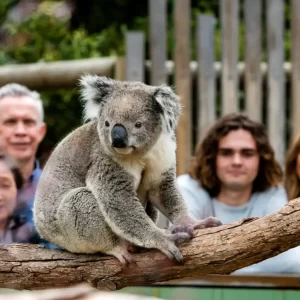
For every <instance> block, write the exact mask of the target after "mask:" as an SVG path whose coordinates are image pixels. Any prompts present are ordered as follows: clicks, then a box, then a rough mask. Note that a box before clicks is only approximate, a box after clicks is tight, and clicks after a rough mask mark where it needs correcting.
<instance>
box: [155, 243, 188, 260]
mask: <svg viewBox="0 0 300 300" xmlns="http://www.w3.org/2000/svg"><path fill="white" fill-rule="evenodd" d="M160 251H161V252H162V253H164V254H165V255H166V256H167V257H168V258H169V259H171V260H175V261H177V262H178V263H179V264H183V256H182V254H181V253H180V251H179V249H178V248H177V247H176V246H175V244H173V243H169V244H168V246H167V248H161V249H160Z"/></svg>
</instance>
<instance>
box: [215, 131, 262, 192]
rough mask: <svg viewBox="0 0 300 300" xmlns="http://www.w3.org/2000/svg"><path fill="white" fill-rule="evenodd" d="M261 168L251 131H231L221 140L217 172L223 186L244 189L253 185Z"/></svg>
mask: <svg viewBox="0 0 300 300" xmlns="http://www.w3.org/2000/svg"><path fill="white" fill-rule="evenodd" d="M258 169H259V155H258V153H257V146H256V142H255V140H254V138H253V136H252V135H251V133H250V132H249V131H246V130H244V129H238V130H233V131H230V132H229V133H228V134H227V135H226V136H224V137H223V138H222V139H220V141H219V149H218V154H217V159H216V172H217V176H218V178H219V180H220V181H221V187H223V188H224V187H225V188H227V189H228V190H238V191H242V190H245V189H248V188H251V187H252V184H253V181H254V180H255V178H256V176H257V173H258Z"/></svg>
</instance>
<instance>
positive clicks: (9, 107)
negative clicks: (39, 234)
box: [0, 83, 46, 225]
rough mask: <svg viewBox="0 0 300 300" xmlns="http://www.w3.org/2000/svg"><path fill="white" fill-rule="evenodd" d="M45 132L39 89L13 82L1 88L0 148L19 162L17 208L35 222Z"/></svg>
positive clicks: (31, 221) (21, 216) (22, 216)
mask: <svg viewBox="0 0 300 300" xmlns="http://www.w3.org/2000/svg"><path fill="white" fill-rule="evenodd" d="M45 134H46V124H45V123H44V109H43V103H42V100H41V98H40V95H39V93H37V92H35V91H31V90H29V89H28V88H27V87H25V86H23V85H20V84H16V83H11V84H7V85H5V86H3V87H1V88H0V151H1V152H3V153H5V154H6V155H8V156H10V157H12V158H13V159H14V160H15V161H16V162H17V164H18V167H19V170H20V172H21V175H22V178H23V182H24V184H23V186H22V187H20V188H19V189H18V194H17V211H16V212H15V213H16V214H18V215H19V216H20V218H26V220H27V221H28V222H30V223H32V225H33V224H34V222H33V213H32V207H33V200H34V195H35V191H36V186H37V183H38V181H39V178H40V175H41V172H42V170H41V168H40V166H39V161H38V160H37V159H36V153H37V150H38V147H39V144H40V143H41V141H42V140H43V139H44V137H45Z"/></svg>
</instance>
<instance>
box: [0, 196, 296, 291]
mask: <svg viewBox="0 0 300 300" xmlns="http://www.w3.org/2000/svg"><path fill="white" fill-rule="evenodd" d="M299 224H300V198H297V199H295V200H292V201H290V202H289V203H288V204H287V205H286V206H285V207H283V208H282V209H281V210H279V211H278V212H276V213H274V214H271V215H268V216H266V217H263V218H260V219H258V218H251V219H244V220H240V221H238V222H235V223H232V224H228V225H223V226H221V227H218V228H210V229H205V230H199V231H198V232H197V234H196V237H195V238H194V239H193V240H192V241H191V242H188V243H185V244H183V245H181V246H180V249H181V251H182V254H183V256H184V259H185V262H184V264H183V265H177V264H176V263H174V262H172V261H170V260H169V259H168V258H166V256H164V255H163V254H162V253H160V252H159V251H156V250H146V251H144V252H142V253H139V254H136V255H135V259H136V263H135V264H132V265H129V266H128V267H127V268H124V267H122V266H121V265H120V263H119V262H118V261H117V260H116V259H115V258H113V257H109V256H101V255H75V254H71V253H68V252H66V251H62V250H49V249H43V247H41V246H35V245H27V244H26V245H25V244H24V245H16V244H15V245H14V244H13V245H2V246H0V287H2V288H4V287H5V288H13V289H45V288H49V287H56V288H59V287H67V286H71V285H74V284H78V283H82V282H86V283H88V284H90V285H91V286H92V287H96V288H98V289H108V290H116V289H121V288H123V287H126V286H132V285H141V284H143V285H145V284H151V283H155V282H163V281H168V280H175V279H179V278H192V277H196V276H200V275H207V274H230V273H232V272H233V271H235V270H237V269H240V268H243V267H246V266H249V265H251V264H254V263H258V262H260V261H262V260H265V259H267V258H269V257H273V256H275V255H277V254H279V253H281V252H284V251H286V250H288V249H290V248H294V247H296V246H298V245H300V226H299Z"/></svg>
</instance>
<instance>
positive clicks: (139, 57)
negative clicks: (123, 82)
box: [126, 31, 145, 82]
mask: <svg viewBox="0 0 300 300" xmlns="http://www.w3.org/2000/svg"><path fill="white" fill-rule="evenodd" d="M144 49H145V45H144V33H143V32H139V31H130V32H128V33H127V35H126V79H127V80H130V81H142V82H144V80H145V51H144Z"/></svg>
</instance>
